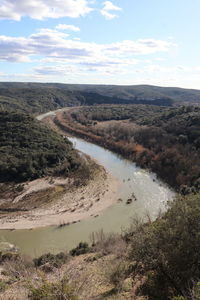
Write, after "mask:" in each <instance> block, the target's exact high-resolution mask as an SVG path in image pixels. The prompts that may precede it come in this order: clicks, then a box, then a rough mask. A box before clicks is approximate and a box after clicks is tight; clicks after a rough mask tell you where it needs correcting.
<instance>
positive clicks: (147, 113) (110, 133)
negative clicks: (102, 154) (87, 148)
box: [56, 105, 200, 194]
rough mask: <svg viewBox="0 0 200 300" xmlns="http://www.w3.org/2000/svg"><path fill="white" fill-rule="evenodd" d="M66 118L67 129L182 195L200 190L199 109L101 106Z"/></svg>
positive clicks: (59, 123)
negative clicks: (126, 161)
mask: <svg viewBox="0 0 200 300" xmlns="http://www.w3.org/2000/svg"><path fill="white" fill-rule="evenodd" d="M63 118H64V120H63ZM63 118H60V119H59V117H57V119H56V122H57V124H58V125H59V126H61V127H62V126H63V127H62V128H63V129H65V130H67V131H70V132H73V133H74V134H76V135H79V136H81V137H83V138H87V139H89V140H91V141H93V142H96V143H97V144H100V145H102V146H104V147H106V148H109V149H110V150H112V151H115V152H117V153H120V154H121V155H123V156H125V157H127V158H129V159H131V160H133V161H135V162H136V163H137V164H138V165H140V166H141V167H143V168H148V169H150V170H152V171H154V172H155V173H156V174H157V175H158V176H159V177H160V178H162V179H163V180H164V181H165V182H167V183H168V184H169V185H170V186H172V187H174V188H175V189H177V190H178V191H180V192H181V193H182V194H186V193H190V192H198V191H199V189H200V108H199V107H192V106H187V107H179V108H167V107H156V106H150V107H149V106H144V105H130V106H125V105H117V106H95V107H84V108H81V109H79V110H77V111H73V112H72V113H70V112H65V113H64V114H63ZM103 121H108V122H105V123H104V122H103ZM101 124H103V125H101Z"/></svg>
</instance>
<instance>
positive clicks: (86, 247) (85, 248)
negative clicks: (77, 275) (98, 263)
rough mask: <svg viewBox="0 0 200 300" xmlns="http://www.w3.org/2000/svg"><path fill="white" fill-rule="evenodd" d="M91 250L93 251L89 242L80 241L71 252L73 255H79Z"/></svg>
mask: <svg viewBox="0 0 200 300" xmlns="http://www.w3.org/2000/svg"><path fill="white" fill-rule="evenodd" d="M90 251H91V248H90V247H89V245H88V243H83V242H80V243H79V244H78V246H77V247H76V248H74V249H72V250H71V251H70V254H71V255H72V256H78V255H81V254H85V253H88V252H90Z"/></svg>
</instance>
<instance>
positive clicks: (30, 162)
mask: <svg viewBox="0 0 200 300" xmlns="http://www.w3.org/2000/svg"><path fill="white" fill-rule="evenodd" d="M79 165H80V159H79V156H78V154H77V152H76V151H75V150H74V149H73V147H72V144H71V142H69V141H68V140H65V139H63V138H62V136H60V135H58V134H57V133H56V132H54V131H52V130H50V129H49V128H47V127H46V126H45V125H43V124H42V123H40V122H38V121H37V120H35V119H34V118H33V117H31V116H29V115H26V114H22V113H15V112H8V111H0V182H8V181H15V182H21V181H26V180H30V179H35V178H38V177H42V176H46V175H57V176H59V175H68V173H69V172H71V171H74V170H76V169H77V168H78V167H79Z"/></svg>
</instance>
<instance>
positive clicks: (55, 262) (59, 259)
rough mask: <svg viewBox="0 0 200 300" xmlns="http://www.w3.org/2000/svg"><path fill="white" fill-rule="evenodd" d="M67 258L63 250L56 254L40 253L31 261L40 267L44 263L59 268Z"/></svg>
mask: <svg viewBox="0 0 200 300" xmlns="http://www.w3.org/2000/svg"><path fill="white" fill-rule="evenodd" d="M67 258H68V256H67V254H65V253H63V252H60V253H58V254H52V253H47V254H43V255H41V256H40V257H38V258H35V259H34V260H33V261H34V265H35V267H41V266H44V265H46V264H49V265H50V266H51V267H55V268H60V267H61V266H62V264H64V263H65V262H66V261H67ZM49 270H50V269H49Z"/></svg>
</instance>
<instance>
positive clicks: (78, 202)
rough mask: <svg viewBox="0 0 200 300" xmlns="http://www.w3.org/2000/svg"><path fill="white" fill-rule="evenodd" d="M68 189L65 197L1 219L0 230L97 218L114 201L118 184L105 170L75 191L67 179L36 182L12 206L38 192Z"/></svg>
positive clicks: (6, 215) (3, 216)
mask: <svg viewBox="0 0 200 300" xmlns="http://www.w3.org/2000/svg"><path fill="white" fill-rule="evenodd" d="M63 186H64V187H65V189H66V187H69V190H65V193H64V194H61V196H60V197H59V198H58V199H56V201H52V202H50V203H47V204H46V205H42V206H40V207H39V208H34V209H31V210H28V211H23V212H20V213H6V214H3V215H1V216H0V229H30V228H36V227H44V226H50V225H58V226H64V225H67V224H70V223H75V222H79V221H80V220H82V219H85V218H88V217H97V216H98V214H99V213H100V212H101V211H102V210H104V209H106V208H107V207H109V206H110V205H112V204H113V203H114V202H116V201H117V192H118V190H119V181H118V180H117V179H116V178H113V177H112V176H111V175H110V174H109V173H107V172H106V171H105V169H104V168H101V170H100V171H99V172H98V173H97V174H96V176H95V178H93V179H92V180H90V181H89V182H88V184H87V185H86V186H77V187H75V186H74V185H73V183H72V182H69V179H61V178H56V179H47V178H46V179H37V180H34V181H32V182H30V183H28V184H27V185H25V187H24V191H23V193H22V194H21V195H19V196H17V197H16V198H15V199H14V200H13V201H12V203H16V202H17V203H18V204H19V205H20V201H21V200H23V198H24V197H25V196H27V195H30V194H34V193H35V192H38V191H41V190H48V189H52V187H54V188H57V189H59V188H62V187H63Z"/></svg>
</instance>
